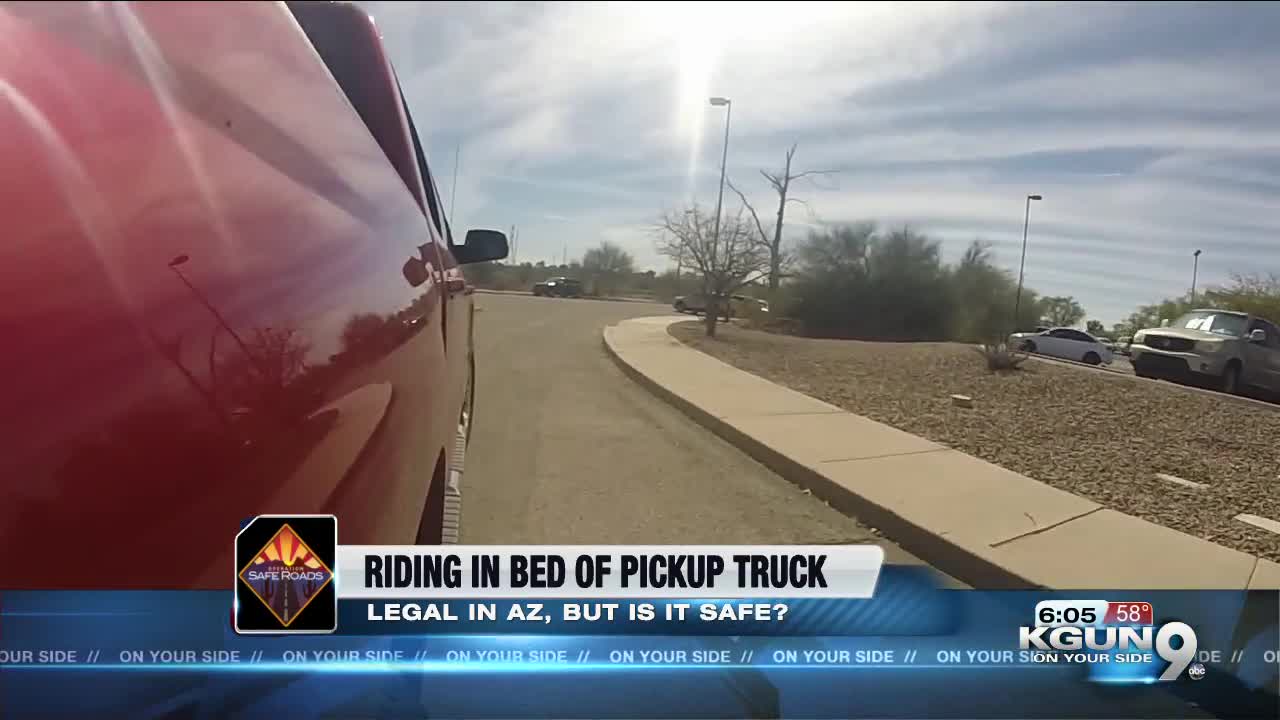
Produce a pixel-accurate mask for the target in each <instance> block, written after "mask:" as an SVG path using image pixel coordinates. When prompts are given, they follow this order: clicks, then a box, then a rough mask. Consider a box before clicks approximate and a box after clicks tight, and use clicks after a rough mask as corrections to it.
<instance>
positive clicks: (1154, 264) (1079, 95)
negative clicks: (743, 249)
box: [364, 2, 1280, 324]
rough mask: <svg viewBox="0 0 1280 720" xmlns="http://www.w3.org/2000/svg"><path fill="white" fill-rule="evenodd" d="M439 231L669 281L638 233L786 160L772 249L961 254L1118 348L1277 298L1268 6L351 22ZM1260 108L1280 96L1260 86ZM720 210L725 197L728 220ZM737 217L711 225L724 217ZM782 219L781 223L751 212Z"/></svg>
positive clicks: (1279, 147) (398, 13) (398, 15)
mask: <svg viewBox="0 0 1280 720" xmlns="http://www.w3.org/2000/svg"><path fill="white" fill-rule="evenodd" d="M364 5H365V6H366V7H367V8H368V9H369V10H370V11H371V13H372V14H373V15H374V18H375V20H376V21H377V22H378V25H379V27H380V28H381V30H382V32H383V34H384V37H385V39H386V42H387V45H388V47H389V49H390V52H391V56H392V60H393V62H394V63H395V64H396V66H397V68H398V71H399V73H400V76H401V80H402V84H403V85H404V87H405V92H406V94H407V95H408V98H409V102H410V105H411V107H412V108H413V110H414V112H415V117H416V118H417V122H418V126H419V130H420V132H422V134H423V135H424V142H425V143H426V144H427V149H428V153H429V156H430V161H431V162H432V165H433V168H434V172H435V174H436V175H437V182H438V184H439V185H440V188H441V192H442V194H443V195H444V196H445V198H446V203H448V202H449V201H448V198H449V196H450V186H451V183H452V172H453V164H454V163H453V160H454V151H455V148H457V147H458V146H459V145H460V146H461V163H460V171H459V177H458V183H457V196H456V207H455V210H454V215H455V217H454V225H455V226H456V227H458V228H459V229H466V228H470V227H496V228H501V229H507V228H509V227H510V226H512V225H516V226H518V227H519V228H520V230H519V234H520V242H519V256H520V257H519V259H521V260H531V261H536V260H547V261H551V260H558V259H559V258H560V256H561V254H562V253H563V252H564V251H565V250H566V249H567V252H568V255H569V257H570V258H573V257H575V256H580V255H581V253H582V252H583V250H585V249H586V248H589V247H591V246H593V245H595V244H597V243H599V242H600V241H601V240H612V241H614V242H618V243H620V244H622V245H624V246H625V247H626V248H627V249H628V250H630V251H631V252H632V253H633V254H634V255H635V257H636V259H637V261H638V262H639V263H640V264H641V265H642V266H645V267H652V268H654V269H659V270H660V269H663V268H665V267H667V266H668V262H667V260H666V259H665V258H662V257H660V256H659V255H658V254H657V253H656V252H655V249H654V235H653V233H652V230H651V227H652V225H653V223H654V221H655V220H656V218H657V216H658V215H659V214H660V213H661V212H662V211H664V210H667V209H673V208H677V207H681V206H683V205H685V204H686V203H688V202H689V201H690V200H691V199H692V200H696V201H699V202H702V203H705V204H708V205H713V204H714V203H715V194H716V188H717V181H718V178H719V159H720V150H721V138H722V133H723V131H724V124H723V123H724V114H723V109H722V108H712V107H710V106H709V105H708V104H707V98H708V97H709V96H711V95H724V96H728V97H730V98H732V99H733V119H732V125H731V138H730V146H729V164H728V172H729V175H730V177H731V178H732V179H734V181H735V182H736V183H737V184H739V185H740V186H742V187H743V188H744V189H745V190H746V192H747V193H748V195H749V196H750V198H751V200H752V202H753V204H755V205H756V206H757V208H760V207H761V206H768V205H770V190H769V188H768V187H767V186H766V185H765V184H764V181H763V179H762V178H760V176H759V173H758V170H759V169H761V168H776V167H778V166H779V165H780V164H781V162H782V160H783V155H784V153H785V151H786V149H787V147H789V146H790V145H791V144H792V143H798V145H799V150H798V152H797V156H796V162H797V167H798V168H799V169H816V168H824V169H826V168H830V169H837V170H839V171H840V173H839V174H838V175H836V176H834V177H831V178H829V179H827V178H824V179H822V180H820V181H819V182H817V183H812V184H808V183H802V184H800V185H799V186H798V187H796V189H795V192H794V195H795V196H797V197H801V198H803V199H805V200H807V201H808V208H807V209H806V208H805V207H804V206H798V205H792V206H790V209H789V211H788V212H789V216H788V231H789V234H794V235H796V236H801V235H803V234H804V233H805V232H806V231H807V230H808V229H809V228H810V227H814V226H818V225H821V224H829V223H840V222H849V221H857V220H875V221H878V222H880V223H881V224H883V225H888V224H901V223H904V222H908V223H911V224H912V225H913V226H915V227H916V228H917V229H919V230H921V231H923V232H926V233H928V234H930V235H932V236H934V237H936V238H938V239H940V240H942V241H943V248H944V253H945V254H946V255H947V257H948V258H954V257H956V256H958V255H959V254H960V252H962V250H963V249H964V246H965V245H966V244H968V242H969V241H970V240H972V239H973V238H975V237H982V238H985V239H987V240H989V241H991V242H992V243H993V245H994V246H995V250H996V257H997V261H998V262H1000V263H1001V264H1003V265H1005V266H1006V267H1011V268H1015V269H1016V267H1017V263H1018V258H1019V252H1020V246H1021V240H1022V220H1023V202H1024V201H1023V198H1024V197H1025V196H1026V195H1027V194H1028V193H1041V194H1043V195H1044V196H1045V199H1044V201H1043V202H1040V203H1036V204H1034V205H1033V206H1032V211H1031V233H1030V249H1029V252H1028V255H1027V266H1026V275H1027V284H1028V285H1029V286H1031V287H1034V288H1036V289H1037V290H1039V291H1041V292H1043V293H1047V294H1054V295H1073V296H1075V297H1076V298H1077V299H1078V300H1079V301H1080V302H1081V303H1082V304H1083V305H1084V307H1085V308H1086V309H1087V310H1088V312H1089V316H1090V317H1097V318H1099V319H1102V320H1103V321H1105V322H1107V323H1108V324H1109V323H1111V322H1114V321H1117V320H1119V319H1121V318H1122V317H1123V316H1124V315H1126V314H1127V313H1128V312H1130V311H1131V310H1132V309H1133V308H1134V307H1135V306H1136V305H1138V304H1141V303H1145V302H1150V301H1154V300H1158V299H1160V298H1163V297H1166V296H1173V295H1178V294H1181V293H1185V292H1186V291H1187V289H1188V287H1189V285H1190V282H1191V269H1192V258H1191V254H1192V252H1193V251H1194V250H1195V249H1197V248H1199V249H1202V250H1203V251H1204V254H1203V255H1202V256H1201V259H1200V260H1201V261H1200V284H1201V286H1202V287H1203V286H1205V285H1212V284H1214V283H1217V282H1221V281H1224V280H1225V279H1226V278H1227V276H1228V274H1229V273H1230V272H1232V271H1238V272H1280V232H1277V231H1280V81H1277V78H1280V5H1274V4H1229V3H1206V4H1193V3H1187V4H1181V3H1180V4H1160V3H1133V4H1123V3H1117V4H1103V3H1087V4H1070V3H1060V4H1059V3H1038V4H986V3H929V4H924V3H917V4H904V5H893V4H881V3H848V4H845V3H841V4H825V3H764V2H760V3H733V4H727V5H721V4H718V3H698V2H691V3H661V2H653V3H617V4H610V3H593V4H569V3H553V4H539V3H520V4H489V3H432V4H423V5H418V4H412V3H403V4H401V3H376V2H372V3H364ZM1269 81H1270V82H1269ZM730 197H732V196H730ZM726 202H728V200H726ZM768 212H771V211H768Z"/></svg>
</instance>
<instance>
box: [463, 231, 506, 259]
mask: <svg viewBox="0 0 1280 720" xmlns="http://www.w3.org/2000/svg"><path fill="white" fill-rule="evenodd" d="M507 251H508V247H507V236H506V235H503V234H502V233H501V232H499V231H497V230H468V231H467V239H466V240H465V241H464V242H463V244H462V245H458V246H454V248H453V257H454V259H455V260H457V261H458V264H459V265H469V264H471V263H478V262H486V261H489V260H501V259H502V258H504V257H506V256H507Z"/></svg>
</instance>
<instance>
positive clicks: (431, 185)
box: [396, 83, 453, 245]
mask: <svg viewBox="0 0 1280 720" xmlns="http://www.w3.org/2000/svg"><path fill="white" fill-rule="evenodd" d="M396 89H397V90H399V83H397V84H396ZM400 104H401V105H403V106H404V116H405V117H406V118H407V119H408V120H409V138H410V139H411V140H413V155H414V159H415V160H417V162H418V175H419V176H421V177H422V190H423V192H424V193H425V194H426V196H427V207H428V208H430V215H431V222H432V223H433V224H434V225H435V226H436V230H437V231H438V232H439V233H440V237H443V238H445V239H446V240H447V241H448V243H449V244H450V245H452V244H453V235H452V233H450V232H449V224H448V223H447V222H445V220H444V211H443V210H442V209H441V207H440V198H439V196H437V195H436V182H435V179H434V178H432V176H431V170H430V168H428V167H427V155H426V153H424V152H423V151H422V143H421V142H420V141H419V140H418V127H417V125H415V124H414V122H413V113H411V112H409V104H408V103H407V102H405V99H404V94H403V93H401V94H400Z"/></svg>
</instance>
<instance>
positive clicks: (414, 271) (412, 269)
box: [404, 258, 431, 287]
mask: <svg viewBox="0 0 1280 720" xmlns="http://www.w3.org/2000/svg"><path fill="white" fill-rule="evenodd" d="M430 274H431V273H430V272H428V270H427V264H426V263H424V262H423V261H422V260H420V259H418V258H409V259H408V260H406V261H405V262H404V279H405V280H408V281H409V286H410V287H418V286H419V285H421V284H423V283H425V282H426V281H427V279H428V278H429V276H430Z"/></svg>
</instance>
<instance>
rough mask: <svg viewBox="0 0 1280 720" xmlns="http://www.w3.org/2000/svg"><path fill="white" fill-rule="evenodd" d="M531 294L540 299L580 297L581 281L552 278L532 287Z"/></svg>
mask: <svg viewBox="0 0 1280 720" xmlns="http://www.w3.org/2000/svg"><path fill="white" fill-rule="evenodd" d="M533 294H534V295H539V296H542V297H571V298H576V297H582V281H581V280H574V279H573V278H566V277H553V278H550V279H548V280H545V281H543V282H540V283H538V284H536V285H534V286H533Z"/></svg>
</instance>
